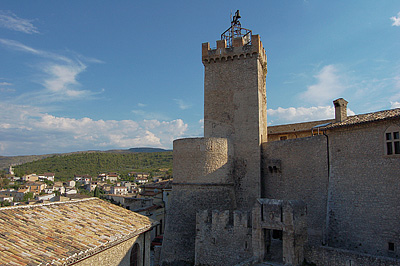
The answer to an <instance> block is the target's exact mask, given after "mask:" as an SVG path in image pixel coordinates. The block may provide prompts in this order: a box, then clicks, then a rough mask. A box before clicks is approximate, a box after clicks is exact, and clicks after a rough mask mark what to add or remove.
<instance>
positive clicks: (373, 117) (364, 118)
mask: <svg viewBox="0 0 400 266" xmlns="http://www.w3.org/2000/svg"><path fill="white" fill-rule="evenodd" d="M394 118H400V108H397V109H391V110H383V111H378V112H374V113H368V114H361V115H353V116H348V117H347V118H346V119H345V120H343V121H342V122H336V123H332V124H330V125H328V126H326V127H324V128H326V129H330V128H336V127H343V126H352V125H360V124H365V123H369V122H376V121H383V120H390V119H394Z"/></svg>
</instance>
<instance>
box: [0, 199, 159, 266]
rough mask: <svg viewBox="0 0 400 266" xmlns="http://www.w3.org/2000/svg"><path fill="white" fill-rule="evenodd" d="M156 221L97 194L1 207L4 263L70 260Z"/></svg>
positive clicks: (0, 253) (0, 243)
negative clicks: (64, 200) (66, 199)
mask: <svg viewBox="0 0 400 266" xmlns="http://www.w3.org/2000/svg"><path fill="white" fill-rule="evenodd" d="M153 225H155V222H154V221H153V220H150V219H149V218H147V217H145V216H143V215H140V214H137V213H134V212H132V211H129V210H126V209H124V208H121V207H118V206H116V205H113V204H111V203H108V202H106V201H103V200H100V199H98V198H88V199H82V200H78V201H69V202H56V203H48V204H40V205H32V206H14V207H5V208H0V265H3V264H2V263H5V264H6V265H47V264H51V263H53V265H68V264H70V263H73V262H74V261H77V260H80V259H84V258H85V257H88V256H91V255H93V254H95V253H98V252H100V251H102V250H103V249H105V248H108V247H110V246H114V245H116V244H118V243H121V242H123V241H125V240H127V239H129V238H132V237H134V236H137V235H139V234H141V233H143V232H145V231H147V230H149V229H151V227H152V226H153Z"/></svg>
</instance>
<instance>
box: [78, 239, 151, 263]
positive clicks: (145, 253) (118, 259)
mask: <svg viewBox="0 0 400 266" xmlns="http://www.w3.org/2000/svg"><path fill="white" fill-rule="evenodd" d="M136 243H138V244H139V254H138V265H139V266H150V243H151V239H150V232H145V233H143V234H141V235H139V236H136V237H133V238H130V239H128V240H126V241H124V242H122V243H119V244H117V245H115V246H113V247H111V248H108V249H106V250H103V251H101V252H99V253H97V254H94V255H92V256H90V257H88V258H86V259H84V260H82V261H78V262H76V263H75V264H74V265H77V266H91V265H107V266H130V265H131V264H130V257H131V250H132V247H133V245H134V244H136Z"/></svg>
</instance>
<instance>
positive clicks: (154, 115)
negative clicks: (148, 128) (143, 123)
mask: <svg viewBox="0 0 400 266" xmlns="http://www.w3.org/2000/svg"><path fill="white" fill-rule="evenodd" d="M131 112H132V113H133V114H135V115H136V116H137V117H138V118H140V119H147V120H152V119H156V120H169V119H170V118H169V117H168V116H166V115H165V114H164V113H158V112H149V111H144V110H140V109H135V110H132V111H131Z"/></svg>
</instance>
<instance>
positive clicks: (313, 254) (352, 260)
mask: <svg viewBox="0 0 400 266" xmlns="http://www.w3.org/2000/svg"><path fill="white" fill-rule="evenodd" d="M305 256H306V261H307V262H313V263H314V264H315V265H316V266H337V265H343V266H371V265H374V266H400V260H398V259H392V258H388V257H379V256H372V255H368V254H362V253H359V252H354V251H349V250H344V249H337V248H331V247H322V246H308V247H307V248H306V249H305Z"/></svg>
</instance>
